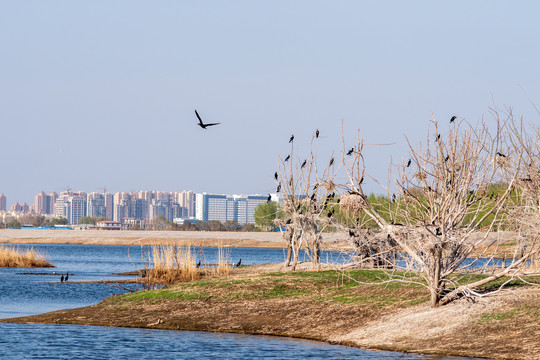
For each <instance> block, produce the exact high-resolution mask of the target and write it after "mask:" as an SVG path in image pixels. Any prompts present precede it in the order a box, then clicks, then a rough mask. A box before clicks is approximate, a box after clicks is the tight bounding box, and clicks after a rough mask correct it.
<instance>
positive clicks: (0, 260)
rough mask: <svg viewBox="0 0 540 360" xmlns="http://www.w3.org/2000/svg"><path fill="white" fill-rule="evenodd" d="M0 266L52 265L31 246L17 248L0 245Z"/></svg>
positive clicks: (28, 266)
mask: <svg viewBox="0 0 540 360" xmlns="http://www.w3.org/2000/svg"><path fill="white" fill-rule="evenodd" d="M0 267H16V268H34V267H53V265H52V264H51V263H50V262H49V261H47V259H45V256H44V255H43V254H41V253H39V252H38V251H36V250H34V249H33V248H27V249H19V248H18V247H11V246H6V245H0Z"/></svg>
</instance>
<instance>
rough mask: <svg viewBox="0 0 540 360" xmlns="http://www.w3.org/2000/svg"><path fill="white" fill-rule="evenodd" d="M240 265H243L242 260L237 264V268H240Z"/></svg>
mask: <svg viewBox="0 0 540 360" xmlns="http://www.w3.org/2000/svg"><path fill="white" fill-rule="evenodd" d="M240 265H242V259H240V260H239V261H238V262H237V263H236V267H240Z"/></svg>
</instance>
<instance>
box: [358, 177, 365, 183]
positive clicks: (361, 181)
mask: <svg viewBox="0 0 540 360" xmlns="http://www.w3.org/2000/svg"><path fill="white" fill-rule="evenodd" d="M363 182H364V177H363V176H362V178H361V179H360V181H359V182H358V184H362V183H363Z"/></svg>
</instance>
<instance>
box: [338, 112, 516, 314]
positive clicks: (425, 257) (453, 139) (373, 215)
mask: <svg viewBox="0 0 540 360" xmlns="http://www.w3.org/2000/svg"><path fill="white" fill-rule="evenodd" d="M433 129H434V133H432V134H429V133H428V139H427V141H426V142H425V143H424V145H423V146H413V145H412V144H411V143H409V149H410V159H406V161H405V163H404V164H402V165H401V166H400V167H399V168H398V171H399V174H398V176H397V179H396V185H397V189H396V191H395V193H394V194H392V195H390V193H389V196H388V201H387V206H386V207H385V208H381V207H377V206H375V205H374V204H372V203H371V202H369V201H368V199H367V197H366V195H365V194H364V192H363V190H362V183H363V179H364V177H365V176H366V175H365V166H364V159H363V156H362V149H363V147H364V140H363V139H360V138H359V140H358V144H357V145H356V146H355V147H353V148H351V149H350V150H347V148H345V146H344V151H343V153H344V156H343V159H344V160H343V163H344V169H345V173H346V176H345V180H346V181H345V182H343V183H342V185H341V187H342V188H343V189H344V192H346V194H345V195H344V199H343V200H342V202H343V207H344V209H345V210H346V211H347V212H348V213H351V214H353V215H354V214H356V215H355V216H357V217H359V214H358V213H359V212H360V211H362V212H364V214H366V216H367V217H368V218H369V220H370V221H372V222H373V223H375V224H376V225H377V226H378V227H379V229H380V230H381V232H382V234H383V236H382V237H378V238H377V237H371V238H369V237H364V242H365V243H366V244H367V246H369V250H370V252H371V253H372V255H371V256H375V257H377V258H378V261H380V260H384V259H385V257H382V258H381V254H388V253H390V252H392V251H394V250H395V249H396V246H397V249H398V251H399V252H400V254H401V259H400V260H401V261H400V266H401V267H402V268H403V269H404V270H407V271H410V272H414V273H415V274H419V275H420V276H421V277H422V278H423V279H424V282H422V283H423V284H426V286H427V287H428V288H429V290H430V294H431V306H432V307H437V306H439V305H440V304H444V303H447V302H449V301H451V300H452V299H455V298H457V297H459V296H462V295H466V294H470V293H471V292H472V290H473V289H474V288H476V287H478V286H481V285H483V284H485V283H487V282H489V281H492V280H495V279H498V278H500V277H503V276H505V275H507V274H509V273H511V272H512V271H513V270H515V269H517V268H518V267H519V266H521V265H522V264H523V263H524V262H525V261H524V260H523V259H520V260H519V261H515V262H513V263H512V264H511V265H510V266H509V267H508V268H506V269H505V270H504V271H500V272H498V273H497V274H493V275H492V276H490V277H488V278H487V279H484V280H482V281H478V282H475V283H471V284H467V285H464V286H458V285H457V282H458V279H457V278H456V277H455V274H456V271H458V269H459V270H460V271H463V270H464V269H467V268H472V267H477V266H478V265H479V264H481V260H480V258H481V257H485V256H486V254H487V251H486V249H487V248H489V247H490V246H492V245H495V246H496V245H497V244H496V242H493V241H492V242H491V243H490V242H489V240H488V235H489V233H490V232H492V231H493V230H496V229H497V226H498V225H499V224H500V220H501V215H502V210H503V208H504V206H505V204H506V202H507V199H508V197H509V195H510V193H511V191H512V189H513V186H514V184H515V182H516V178H517V171H516V167H515V166H514V167H512V166H508V163H505V158H506V156H505V155H504V153H503V152H506V148H505V146H506V145H505V142H504V137H503V136H502V134H503V132H504V131H505V130H506V127H505V124H502V125H501V124H500V123H497V129H496V130H495V132H494V134H492V133H491V132H490V131H489V129H488V127H487V126H486V125H485V124H480V126H478V127H473V126H471V125H469V124H467V123H466V122H464V121H455V122H453V123H452V124H450V127H449V128H448V130H447V131H446V132H445V133H444V134H443V133H441V129H440V126H439V124H438V122H437V121H435V119H434V120H433ZM520 159H521V157H520V154H519V153H518V154H516V160H515V162H517V163H519V162H520V161H521V160H520ZM505 164H506V166H505ZM503 168H504V169H505V171H506V177H504V178H503V177H501V170H502V169H503ZM503 179H504V180H506V182H502V180H503ZM345 200H346V201H345ZM385 212H386V214H384V213H385ZM383 215H385V216H383ZM479 230H482V232H481V236H478V232H479ZM358 231H359V229H353V231H352V232H351V235H356V233H357V232H358ZM473 234H474V236H473ZM381 241H383V242H381ZM370 242H371V243H370ZM473 254H474V256H473ZM368 255H369V253H368ZM386 259H387V258H386ZM471 259H472V260H471ZM405 278H409V277H407V276H404V275H397V274H395V273H394V277H393V279H405Z"/></svg>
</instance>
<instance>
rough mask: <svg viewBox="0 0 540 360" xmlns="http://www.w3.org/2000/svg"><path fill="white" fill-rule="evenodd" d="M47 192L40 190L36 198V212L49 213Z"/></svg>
mask: <svg viewBox="0 0 540 360" xmlns="http://www.w3.org/2000/svg"><path fill="white" fill-rule="evenodd" d="M47 205H48V204H47V194H45V193H44V192H43V191H40V192H39V193H38V194H37V195H36V196H35V198H34V211H35V213H36V214H42V215H43V214H48V211H49V209H48V208H47Z"/></svg>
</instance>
